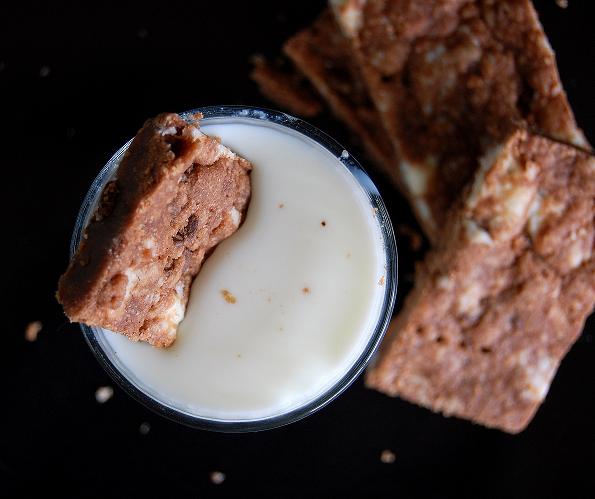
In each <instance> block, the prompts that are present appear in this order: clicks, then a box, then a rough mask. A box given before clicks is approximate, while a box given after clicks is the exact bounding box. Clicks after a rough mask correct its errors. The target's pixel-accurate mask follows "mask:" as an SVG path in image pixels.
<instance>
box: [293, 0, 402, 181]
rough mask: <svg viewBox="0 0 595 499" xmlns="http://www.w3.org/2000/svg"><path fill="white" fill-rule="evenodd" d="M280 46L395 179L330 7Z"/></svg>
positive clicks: (392, 161)
mask: <svg viewBox="0 0 595 499" xmlns="http://www.w3.org/2000/svg"><path fill="white" fill-rule="evenodd" d="M283 49H284V51H285V53H286V54H287V56H288V57H289V58H290V59H291V60H292V61H293V63H294V64H295V65H296V67H297V68H299V70H300V71H302V73H304V74H305V75H306V76H307V77H308V79H309V80H310V82H311V83H312V85H314V87H315V88H316V90H317V91H318V93H319V94H320V95H321V96H322V98H323V99H325V100H326V102H327V103H328V105H329V106H330V108H331V110H332V111H333V113H334V114H335V115H336V116H337V117H338V118H339V119H340V120H342V121H343V122H344V123H345V125H347V126H348V127H349V128H351V130H352V131H353V132H354V133H355V134H356V136H357V137H358V138H359V139H360V140H361V141H362V143H363V145H364V147H365V148H366V151H367V152H368V154H369V155H370V157H371V158H372V159H373V160H374V161H375V162H376V163H377V164H378V166H380V168H382V169H383V170H384V171H385V172H386V173H387V174H388V175H390V176H391V177H392V178H393V180H395V179H396V178H395V177H394V173H395V159H394V155H393V150H392V149H393V148H392V145H391V143H390V140H389V138H388V136H387V134H386V132H385V130H384V129H383V127H382V126H380V116H379V115H378V113H377V111H376V109H375V108H374V105H373V103H372V101H371V100H370V97H369V96H368V91H367V89H366V88H365V85H364V83H363V81H362V78H361V75H360V74H359V70H358V68H357V65H356V64H355V61H354V60H353V56H352V54H351V51H350V48H349V43H348V41H347V40H346V39H345V37H344V36H343V35H342V34H341V31H340V30H339V27H338V26H337V24H336V22H335V20H334V17H333V15H332V13H331V12H330V10H328V9H327V10H325V11H324V12H323V13H322V14H321V15H320V16H319V17H318V19H317V20H316V21H315V22H314V23H313V24H312V25H311V26H309V27H307V28H305V29H304V30H302V31H300V32H299V33H297V34H296V35H294V36H293V37H291V38H290V39H289V40H288V41H287V42H286V43H285V45H284V47H283Z"/></svg>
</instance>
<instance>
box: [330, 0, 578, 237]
mask: <svg viewBox="0 0 595 499" xmlns="http://www.w3.org/2000/svg"><path fill="white" fill-rule="evenodd" d="M331 5H332V7H333V11H334V13H335V16H336V19H337V21H338V24H339V25H340V27H341V30H342V31H343V34H344V35H345V37H346V38H347V39H348V40H349V43H350V47H351V50H352V53H353V59H354V60H355V61H357V64H358V67H359V70H360V73H361V75H362V77H363V80H364V82H365V83H366V86H367V89H368V92H369V95H370V97H371V99H372V101H373V102H374V104H375V106H376V109H377V110H378V112H379V114H380V116H381V122H382V124H383V125H384V128H385V130H386V132H387V134H388V136H389V138H390V139H391V142H392V144H393V146H394V148H395V153H396V155H397V158H398V165H397V166H396V169H397V170H396V172H395V175H396V176H397V177H398V179H399V180H398V181H399V184H400V185H402V186H403V187H404V189H405V192H406V195H407V196H408V198H409V200H410V202H411V204H412V206H413V208H414V211H415V213H416V216H417V218H418V219H419V221H420V223H421V224H422V226H423V227H424V230H425V232H426V234H427V235H428V236H429V237H430V239H431V240H432V241H436V239H437V238H438V236H439V229H440V227H442V225H443V222H444V218H445V216H446V213H447V211H448V210H447V209H448V208H449V207H450V205H451V204H452V202H453V201H454V200H455V199H456V198H457V197H458V195H459V194H460V192H461V189H462V187H463V186H464V185H465V184H466V183H467V181H468V180H469V179H470V178H471V176H472V175H473V173H474V172H475V171H476V169H477V168H478V162H477V161H478V158H479V157H480V156H481V155H482V154H483V153H485V152H486V151H487V150H488V149H489V148H491V147H492V146H494V145H496V144H499V143H501V142H502V141H503V140H504V139H505V137H506V136H507V135H508V133H509V132H510V131H511V130H512V129H513V128H514V127H516V125H518V124H521V125H523V126H528V127H529V128H531V129H532V130H534V131H537V132H539V133H542V134H544V135H546V136H549V137H552V138H554V139H557V140H561V141H565V142H568V143H571V144H574V145H576V146H580V147H585V148H587V147H588V144H587V142H586V140H585V138H584V136H583V134H582V132H581V131H580V130H579V128H578V127H577V125H576V123H575V121H574V117H573V114H572V111H571V109H570V106H569V104H568V101H567V99H566V94H565V92H564V90H563V88H562V84H561V82H560V77H559V75H558V70H557V67H556V61H555V56H554V53H553V51H552V49H551V47H550V45H549V43H548V40H547V38H546V36H545V34H544V32H543V29H542V27H541V25H540V23H539V20H538V17H537V13H536V12H535V9H534V8H533V5H532V3H531V2H530V0H449V1H444V0H332V1H331Z"/></svg>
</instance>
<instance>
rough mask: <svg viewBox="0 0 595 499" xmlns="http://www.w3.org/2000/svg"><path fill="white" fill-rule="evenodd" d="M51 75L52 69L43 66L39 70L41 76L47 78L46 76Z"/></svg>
mask: <svg viewBox="0 0 595 499" xmlns="http://www.w3.org/2000/svg"><path fill="white" fill-rule="evenodd" d="M49 75H50V67H49V66H41V68H40V69H39V76H41V77H42V78H45V77H46V76H49Z"/></svg>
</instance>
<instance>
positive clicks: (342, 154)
mask: <svg viewBox="0 0 595 499" xmlns="http://www.w3.org/2000/svg"><path fill="white" fill-rule="evenodd" d="M348 157H349V153H348V152H347V151H346V150H345V149H343V152H342V153H341V159H347V158H348Z"/></svg>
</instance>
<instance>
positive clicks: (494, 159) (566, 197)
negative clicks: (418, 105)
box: [366, 131, 595, 433]
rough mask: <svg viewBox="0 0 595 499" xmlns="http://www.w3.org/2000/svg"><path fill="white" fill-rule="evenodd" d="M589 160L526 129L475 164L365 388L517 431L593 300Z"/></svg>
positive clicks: (594, 183) (594, 212)
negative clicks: (477, 166)
mask: <svg viewBox="0 0 595 499" xmlns="http://www.w3.org/2000/svg"><path fill="white" fill-rule="evenodd" d="M594 217H595V157H593V156H591V155H589V154H588V153H585V152H583V151H581V150H578V149H576V148H573V147H570V146H566V145H563V144H560V143H557V142H553V141H551V140H548V139H545V138H543V137H538V136H534V135H530V134H528V133H527V132H526V131H518V132H516V133H514V134H513V135H512V136H511V137H510V138H509V140H508V141H506V142H505V144H504V145H503V146H501V147H500V148H496V149H493V150H491V151H489V153H488V154H487V155H486V156H485V157H484V158H483V159H482V165H481V167H480V170H479V171H478V173H477V174H476V177H475V180H474V182H473V184H472V185H470V186H469V187H468V189H467V193H466V194H465V195H464V196H463V199H462V200H461V201H460V202H459V206H457V207H455V208H454V209H453V210H452V212H451V213H450V215H449V218H448V220H447V223H446V227H445V230H444V232H443V234H442V237H441V239H440V241H439V243H438V244H437V246H436V247H435V248H434V249H433V250H431V251H430V253H429V254H428V255H427V257H426V259H425V261H424V262H423V263H422V264H421V265H420V266H419V267H418V269H417V272H416V281H415V288H414V290H413V292H412V293H411V294H410V295H409V297H408V298H407V300H406V303H405V307H404V309H403V311H402V312H401V313H400V314H399V315H398V316H397V318H396V319H395V321H394V322H393V323H392V325H391V327H390V329H389V333H388V335H387V337H386V339H385V340H384V343H383V346H382V348H381V352H380V354H379V357H378V359H377V361H376V363H375V365H374V366H372V368H371V369H370V370H369V372H368V373H367V380H366V381H367V384H368V386H370V387H372V388H376V389H378V390H380V391H382V392H384V393H387V394H388V395H392V396H395V395H398V396H400V397H403V398H405V399H407V400H410V401H412V402H415V403H417V404H420V405H423V406H425V407H428V408H431V409H433V410H435V411H440V412H443V413H444V414H447V415H455V416H459V417H463V418H467V419H471V420H473V421H475V422H478V423H481V424H484V425H486V426H490V427H497V428H500V429H503V430H505V431H508V432H513V433H515V432H518V431H521V430H522V429H523V428H525V426H526V425H527V424H528V423H529V421H530V420H531V418H532V417H533V415H534V413H535V411H536V410H537V408H538V407H539V404H540V403H541V402H542V401H543V399H544V398H545V395H546V393H547V390H548V388H549V385H550V382H551V380H552V378H553V376H554V374H555V371H556V369H557V367H558V365H559V363H560V361H561V360H562V358H563V356H564V355H565V353H566V352H567V350H568V349H569V348H570V347H571V346H572V344H573V343H574V341H575V340H576V338H577V337H578V335H579V334H580V331H581V330H582V327H583V325H584V322H585V319H586V317H587V316H588V315H589V314H590V313H591V311H592V309H593V305H594V303H595V258H594V253H595V248H594V244H595V225H594V224H595V218H594Z"/></svg>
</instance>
